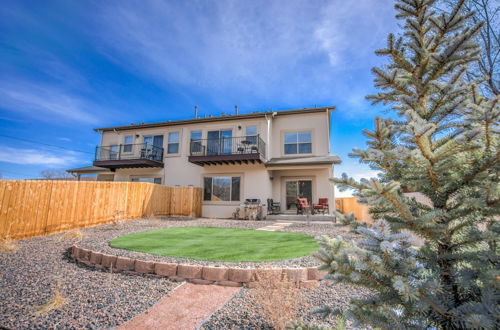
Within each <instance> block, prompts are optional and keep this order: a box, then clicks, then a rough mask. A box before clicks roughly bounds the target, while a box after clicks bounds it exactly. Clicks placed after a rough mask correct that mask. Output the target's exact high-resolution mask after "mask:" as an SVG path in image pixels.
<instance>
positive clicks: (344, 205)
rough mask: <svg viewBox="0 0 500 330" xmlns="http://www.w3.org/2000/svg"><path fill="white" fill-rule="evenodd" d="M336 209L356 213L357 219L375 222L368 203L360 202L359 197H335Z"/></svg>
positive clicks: (344, 212)
mask: <svg viewBox="0 0 500 330" xmlns="http://www.w3.org/2000/svg"><path fill="white" fill-rule="evenodd" d="M335 209H337V210H338V211H340V212H341V213H343V214H350V213H354V216H355V217H356V220H359V221H364V222H373V219H372V217H371V216H370V214H369V213H368V205H366V204H360V203H358V197H340V198H335Z"/></svg>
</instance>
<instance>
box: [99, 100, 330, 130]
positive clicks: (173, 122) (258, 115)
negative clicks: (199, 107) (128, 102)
mask: <svg viewBox="0 0 500 330" xmlns="http://www.w3.org/2000/svg"><path fill="white" fill-rule="evenodd" d="M333 110H335V107H333V106H332V107H320V108H303V109H292V110H281V111H262V112H260V111H256V112H252V113H246V114H238V115H236V114H234V115H230V114H228V115H221V116H210V117H201V118H200V117H198V118H192V119H181V120H168V121H161V122H157V123H146V124H145V123H141V124H130V125H123V126H114V127H103V128H95V129H94V130H95V131H96V132H105V131H113V130H114V131H124V130H130V129H137V128H151V127H162V126H176V125H186V124H195V123H206V122H214V121H223V120H239V119H251V118H263V117H265V116H266V115H267V116H269V115H273V114H274V115H275V116H285V115H296V114H305V113H318V112H326V111H333Z"/></svg>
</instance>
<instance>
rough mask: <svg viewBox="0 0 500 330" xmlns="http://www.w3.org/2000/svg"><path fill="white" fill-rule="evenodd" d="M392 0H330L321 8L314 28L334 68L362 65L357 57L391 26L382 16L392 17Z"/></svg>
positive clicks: (370, 50)
mask: <svg viewBox="0 0 500 330" xmlns="http://www.w3.org/2000/svg"><path fill="white" fill-rule="evenodd" d="M391 9H392V1H388V0H384V1H380V0H378V1H373V0H357V1H333V2H330V5H329V6H328V7H327V8H325V10H323V11H322V13H323V14H322V19H321V21H320V23H319V24H318V26H317V28H316V29H315V31H314V36H315V38H316V39H317V40H318V42H319V44H320V47H321V48H322V49H323V50H324V51H325V52H326V53H327V54H328V58H329V60H330V64H331V65H332V66H334V67H336V68H338V69H342V68H344V69H352V68H353V67H359V66H362V65H364V63H360V62H359V61H360V60H361V59H362V58H364V57H367V56H370V55H371V54H372V53H373V51H374V50H375V48H376V46H377V44H379V41H380V39H385V37H386V35H387V32H388V31H389V29H390V28H391V27H392V26H391V24H387V23H388V20H385V19H384V18H387V17H392V16H393V12H392V11H391Z"/></svg>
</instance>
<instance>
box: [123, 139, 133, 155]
mask: <svg viewBox="0 0 500 330" xmlns="http://www.w3.org/2000/svg"><path fill="white" fill-rule="evenodd" d="M133 141H134V137H133V136H132V135H126V136H125V137H124V138H123V152H132V143H133Z"/></svg>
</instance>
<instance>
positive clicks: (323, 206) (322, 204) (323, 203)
mask: <svg viewBox="0 0 500 330" xmlns="http://www.w3.org/2000/svg"><path fill="white" fill-rule="evenodd" d="M313 209H314V213H316V212H320V213H323V214H325V213H327V214H328V213H330V207H329V205H328V198H320V199H319V202H318V204H314V205H313Z"/></svg>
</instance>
